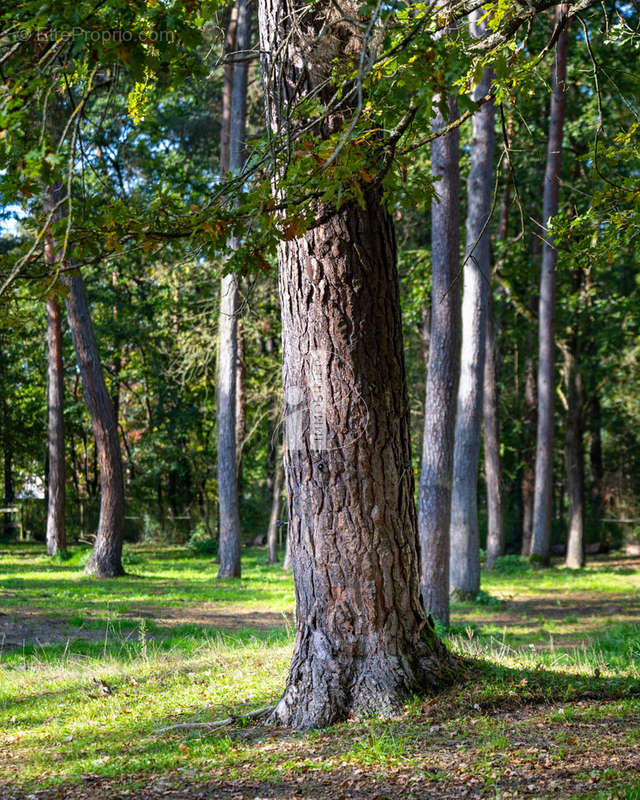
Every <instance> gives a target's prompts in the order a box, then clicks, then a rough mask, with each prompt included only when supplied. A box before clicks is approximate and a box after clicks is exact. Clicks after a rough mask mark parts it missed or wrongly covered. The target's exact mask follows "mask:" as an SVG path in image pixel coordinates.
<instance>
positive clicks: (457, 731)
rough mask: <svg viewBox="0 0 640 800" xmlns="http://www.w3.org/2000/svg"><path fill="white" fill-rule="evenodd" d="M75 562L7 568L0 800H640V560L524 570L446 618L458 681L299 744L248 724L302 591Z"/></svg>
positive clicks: (152, 552)
mask: <svg viewBox="0 0 640 800" xmlns="http://www.w3.org/2000/svg"><path fill="white" fill-rule="evenodd" d="M82 557H83V554H82V553H81V552H76V553H75V554H74V555H73V556H72V558H71V559H70V560H68V561H65V562H59V563H52V562H51V560H48V559H46V558H45V557H44V556H42V555H41V552H40V549H39V548H36V547H34V546H31V545H20V546H14V547H5V548H4V549H3V550H2V551H1V552H0V609H1V610H0V798H2V800H26V798H29V800H54V799H55V800H66V799H67V798H68V800H84V799H85V798H86V800H102V799H103V798H104V800H125V799H126V800H160V798H170V799H171V800H196V799H200V798H202V799H204V798H207V800H209V799H211V800H213V798H230V800H241V799H242V800H249V799H250V798H279V799H280V800H295V799H296V798H332V799H333V800H342V799H344V800H348V799H353V800H355V799H356V798H380V799H382V798H389V800H399V799H400V798H459V797H495V798H498V797H501V798H516V797H517V798H525V797H526V798H538V797H540V798H542V797H554V798H558V799H559V798H565V797H566V798H610V797H619V798H626V799H627V800H631V798H638V799H639V800H640V560H639V559H635V560H634V559H626V558H621V557H618V558H615V557H605V558H599V559H597V560H593V561H592V562H591V563H590V564H589V565H588V567H587V568H586V569H584V570H579V571H577V572H571V571H568V570H565V569H563V568H560V567H557V566H556V567H553V568H550V569H534V568H531V567H529V566H528V565H525V564H523V563H522V562H521V561H520V560H519V559H517V558H515V557H508V558H506V559H504V560H503V561H502V563H501V565H500V569H498V570H497V571H495V572H492V573H484V574H483V591H482V593H481V595H480V596H479V598H478V601H477V602H475V603H464V604H456V605H454V607H453V614H452V626H451V628H450V629H449V630H448V631H447V632H446V638H447V640H448V642H449V644H450V646H451V647H452V649H453V650H454V651H456V652H458V653H460V654H462V655H463V656H464V657H465V658H466V659H467V664H468V671H467V677H466V680H465V681H464V682H463V683H462V684H459V685H457V686H455V687H453V688H450V689H447V690H445V691H443V692H442V693H441V694H439V695H437V696H435V697H431V698H415V699H414V700H412V701H411V702H410V703H409V704H408V705H407V707H406V710H405V712H404V713H403V714H402V715H400V716H399V717H398V718H396V719H393V720H382V719H378V718H368V719H362V720H358V719H353V720H349V721H348V722H346V723H343V724H341V725H336V726H333V727H332V728H330V729H329V730H325V731H314V732H311V733H306V734H301V733H297V732H294V731H291V730H285V729H272V728H266V727H264V726H261V725H255V724H248V723H247V722H246V721H244V723H243V720H241V719H239V720H237V721H236V722H234V723H232V724H230V725H228V726H225V727H222V728H219V729H217V730H202V729H186V730H174V731H168V732H160V729H161V728H164V727H167V726H169V725H173V724H176V723H181V722H208V721H212V720H217V719H220V718H224V717H228V716H229V715H230V714H232V715H240V714H242V713H244V712H245V711H249V710H252V709H255V708H259V707H262V706H264V705H267V704H270V703H273V702H275V701H276V700H277V697H278V695H279V693H280V692H281V690H282V687H283V684H284V679H285V677H286V671H287V665H288V660H289V658H290V654H291V648H292V643H293V633H294V630H293V629H294V625H293V602H294V601H293V586H292V581H291V576H290V575H288V574H285V573H283V571H282V569H281V568H280V567H278V566H275V567H268V566H267V565H266V552H265V551H264V550H261V549H251V550H247V551H245V555H244V560H243V578H242V579H240V580H234V581H225V582H221V581H217V580H216V578H215V574H216V565H215V564H213V563H212V559H211V557H209V556H193V555H191V554H190V553H189V552H188V551H187V550H186V548H176V547H172V548H169V547H167V548H160V549H158V548H154V549H151V548H144V547H134V548H128V550H127V556H126V565H127V570H128V571H129V572H130V573H132V574H131V575H130V576H128V577H125V578H120V579H117V580H110V581H101V582H100V581H95V580H92V579H90V578H86V577H84V576H83V574H82V567H81V560H82Z"/></svg>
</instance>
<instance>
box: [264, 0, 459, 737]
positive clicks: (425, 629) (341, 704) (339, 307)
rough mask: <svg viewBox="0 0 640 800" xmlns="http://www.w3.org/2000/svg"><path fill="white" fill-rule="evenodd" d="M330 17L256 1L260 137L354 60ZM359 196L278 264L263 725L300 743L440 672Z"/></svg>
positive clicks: (384, 275)
mask: <svg viewBox="0 0 640 800" xmlns="http://www.w3.org/2000/svg"><path fill="white" fill-rule="evenodd" d="M319 9H321V10H319ZM339 13H340V12H339V11H338V9H337V7H335V6H329V5H327V6H323V7H318V6H308V5H307V4H304V5H302V4H301V5H300V7H297V6H292V5H291V4H290V3H289V2H287V0H260V3H259V19H260V34H261V36H260V38H261V47H260V50H261V53H262V72H263V80H264V83H265V94H266V98H267V108H268V118H269V121H270V124H271V126H272V129H273V130H274V133H275V134H276V135H277V134H278V133H279V126H282V127H283V128H284V131H283V132H284V133H285V134H286V133H287V132H290V130H291V129H290V128H288V125H289V124H290V123H289V119H290V118H288V117H287V116H286V110H287V109H289V110H290V109H291V104H292V103H294V102H295V101H296V99H299V98H300V97H301V96H303V95H304V94H305V93H306V92H307V91H309V90H313V89H316V88H318V87H319V86H321V85H322V84H323V83H324V81H325V79H326V78H327V77H328V74H329V72H328V71H329V70H330V69H331V68H332V66H334V65H335V63H336V59H339V58H340V57H341V56H342V55H343V54H344V53H345V52H349V48H353V47H354V46H355V47H357V46H358V43H357V39H356V37H355V36H354V37H353V38H352V34H351V33H350V28H349V25H348V24H346V23H345V24H344V25H343V24H341V21H340V20H339V18H338V19H336V18H335V17H333V23H334V24H328V20H327V17H330V18H331V17H332V15H337V14H339ZM345 37H346V38H347V40H348V41H346V42H345ZM277 76H280V78H281V81H278V80H277ZM326 91H327V93H329V92H331V91H332V88H331V85H330V84H329V85H328V86H327V88H326ZM280 109H282V112H283V113H280ZM280 130H282V128H280ZM277 180H278V178H277V175H276V176H275V177H274V182H275V183H277ZM361 189H362V197H363V207H361V206H360V205H359V204H358V203H356V202H354V201H348V202H346V203H345V205H343V206H342V207H341V208H340V209H339V210H337V209H335V208H333V207H330V206H326V205H321V204H318V207H317V208H316V211H317V214H318V217H319V219H320V220H322V221H318V222H317V223H316V224H315V226H314V227H312V228H311V229H310V230H308V231H307V232H306V233H305V234H302V235H299V236H297V237H296V238H293V239H291V240H290V241H283V242H281V244H280V247H279V253H278V262H279V287H280V298H281V307H282V329H283V390H284V418H285V472H286V479H287V494H288V505H289V532H288V537H289V539H290V540H291V551H292V564H293V572H294V581H295V592H296V616H297V635H296V641H295V646H294V653H293V659H292V663H291V667H290V672H289V677H288V679H287V684H286V688H285V691H284V695H283V697H282V699H281V700H280V702H279V703H278V705H277V706H276V709H275V711H274V713H273V721H275V722H277V723H279V724H282V725H286V726H293V727H296V728H303V729H305V728H311V727H318V726H323V725H327V724H330V723H332V722H334V721H337V720H340V719H344V718H345V717H346V716H347V715H348V714H349V713H350V712H354V713H377V714H385V715H389V714H393V713H397V711H398V709H399V708H400V707H401V706H402V704H403V703H404V702H405V700H406V698H407V697H409V696H410V695H411V694H412V693H415V692H423V691H425V690H426V689H428V688H429V687H435V686H437V685H439V684H441V683H442V682H443V680H444V679H445V677H446V676H449V675H450V673H451V670H452V666H453V665H452V661H451V658H450V656H449V655H448V654H447V651H446V650H445V649H444V648H443V645H442V644H441V643H440V641H439V640H438V638H437V636H436V634H435V631H434V630H433V627H432V626H430V625H429V624H428V622H427V618H426V616H425V613H424V609H423V607H422V604H421V602H420V594H419V575H418V541H417V526H416V514H415V506H414V502H413V474H412V470H411V449H410V443H409V407H408V399H407V386H406V375H405V367H404V353H403V345H402V328H401V321H400V303H399V289H398V279H397V272H396V264H395V257H396V246H395V235H394V230H393V224H392V221H391V219H390V216H389V214H388V212H387V210H386V209H385V207H384V205H383V203H382V193H381V190H380V188H379V187H378V186H376V185H375V184H374V185H372V184H371V183H364V184H363V185H362V186H361ZM276 191H277V186H276Z"/></svg>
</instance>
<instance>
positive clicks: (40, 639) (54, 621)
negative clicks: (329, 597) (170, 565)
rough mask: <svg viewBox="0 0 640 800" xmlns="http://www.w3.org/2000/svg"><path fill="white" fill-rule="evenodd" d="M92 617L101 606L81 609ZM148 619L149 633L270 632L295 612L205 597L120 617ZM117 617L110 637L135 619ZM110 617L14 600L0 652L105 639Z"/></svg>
mask: <svg viewBox="0 0 640 800" xmlns="http://www.w3.org/2000/svg"><path fill="white" fill-rule="evenodd" d="M83 616H85V617H86V618H87V620H88V621H90V622H91V623H95V622H97V621H98V620H100V618H101V616H102V615H101V614H100V613H99V612H95V613H93V614H91V613H90V612H85V613H84V614H83ZM141 619H144V620H146V621H149V622H152V623H153V625H154V626H155V627H156V628H157V629H158V630H157V631H156V632H154V633H150V634H149V638H158V637H161V636H163V635H166V634H169V633H170V632H171V629H172V628H175V627H178V626H182V625H198V626H200V627H201V628H203V629H205V630H212V631H213V630H221V631H238V630H253V631H258V632H260V633H266V632H268V631H271V630H277V629H282V628H286V627H291V626H292V625H293V624H294V618H293V614H288V615H285V614H282V613H276V612H273V611H262V610H259V609H255V608H247V607H242V606H237V605H234V606H232V607H227V606H225V605H223V604H222V603H207V604H204V605H199V606H195V607H193V606H186V607H181V608H173V607H168V608H158V606H155V605H152V604H138V605H135V606H132V607H131V609H130V610H129V611H127V612H123V613H120V614H119V615H118V620H122V621H125V622H127V623H131V622H136V621H138V620H141ZM118 627H119V626H118V621H117V620H116V621H115V622H111V623H110V625H109V629H110V630H109V638H115V639H117V638H123V639H124V638H127V636H129V635H130V633H131V625H130V624H129V625H127V627H126V629H125V630H124V632H119V630H118ZM105 630H106V620H103V621H102V624H100V625H95V624H91V625H87V626H83V625H73V624H70V623H69V622H68V621H67V620H65V619H64V618H62V617H59V616H55V615H53V614H51V612H50V611H49V610H48V609H44V608H39V607H38V606H15V607H12V608H11V610H10V611H8V612H0V652H1V651H2V650H5V651H7V650H16V649H20V648H22V647H24V646H26V645H38V646H40V647H45V646H47V645H53V644H64V643H66V642H67V641H68V640H72V641H73V640H75V639H84V640H86V641H102V640H103V639H104V638H105Z"/></svg>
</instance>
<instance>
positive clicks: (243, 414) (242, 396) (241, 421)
mask: <svg viewBox="0 0 640 800" xmlns="http://www.w3.org/2000/svg"><path fill="white" fill-rule="evenodd" d="M237 339H238V351H237V357H236V483H237V484H238V495H239V496H240V495H241V494H242V451H243V449H244V437H245V432H246V426H247V391H246V386H245V384H246V371H245V355H244V332H243V330H242V322H241V320H238V331H237Z"/></svg>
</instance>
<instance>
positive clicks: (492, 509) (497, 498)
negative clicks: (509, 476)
mask: <svg viewBox="0 0 640 800" xmlns="http://www.w3.org/2000/svg"><path fill="white" fill-rule="evenodd" d="M512 141H513V117H510V118H509V120H508V122H507V141H506V142H505V145H506V147H508V148H510V147H511V142H512ZM503 171H504V179H505V184H504V188H503V191H502V197H501V198H500V217H499V220H498V232H497V239H498V241H499V242H502V243H505V242H506V241H507V233H508V231H509V209H510V205H511V175H510V172H509V166H508V161H507V160H506V159H505V161H504V166H503ZM503 259H504V255H501V257H500V260H499V261H498V262H497V263H496V265H495V271H496V272H499V271H500V269H501V267H502V261H503ZM491 288H492V287H491V286H490V287H489V291H488V293H487V334H486V342H485V359H484V390H483V393H482V419H483V423H484V439H483V444H484V464H485V479H486V485H487V512H488V520H487V550H486V560H485V567H486V568H487V569H492V568H493V566H494V564H495V560H496V558H498V556H501V555H504V551H505V536H504V491H503V486H502V458H501V456H500V409H499V391H498V364H499V353H498V343H497V342H498V331H497V326H496V319H495V312H494V298H493V293H492V291H491Z"/></svg>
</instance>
